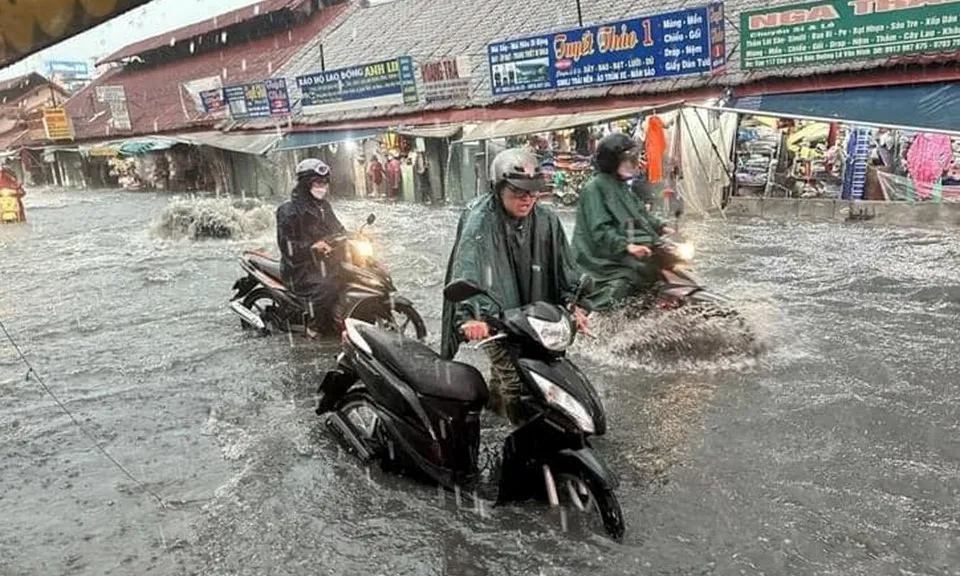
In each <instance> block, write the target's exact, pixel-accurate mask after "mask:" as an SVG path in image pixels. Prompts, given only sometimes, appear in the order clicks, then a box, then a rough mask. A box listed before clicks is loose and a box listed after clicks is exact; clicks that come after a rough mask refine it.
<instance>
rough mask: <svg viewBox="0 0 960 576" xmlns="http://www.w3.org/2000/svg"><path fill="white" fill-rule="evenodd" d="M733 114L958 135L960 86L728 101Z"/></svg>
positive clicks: (945, 84) (887, 88) (932, 85)
mask: <svg viewBox="0 0 960 576" xmlns="http://www.w3.org/2000/svg"><path fill="white" fill-rule="evenodd" d="M726 107H728V108H732V109H735V110H738V111H744V112H758V113H764V114H768V115H770V116H778V115H780V116H794V117H799V118H812V119H826V120H834V119H835V120H840V121H844V122H848V123H852V124H855V123H857V122H864V123H869V124H876V125H879V126H889V127H901V128H925V129H929V130H937V131H943V132H957V133H960V83H957V82H936V83H930V84H910V85H905V86H877V87H872V88H847V89H843V90H823V91H819V92H800V93H795V94H767V95H764V96H746V97H742V98H734V99H732V100H731V101H730V102H729V103H728V104H727V106H726Z"/></svg>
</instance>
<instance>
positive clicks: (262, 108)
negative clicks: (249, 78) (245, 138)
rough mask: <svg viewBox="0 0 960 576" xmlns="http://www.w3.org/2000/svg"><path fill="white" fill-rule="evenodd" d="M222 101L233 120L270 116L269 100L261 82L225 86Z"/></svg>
mask: <svg viewBox="0 0 960 576" xmlns="http://www.w3.org/2000/svg"><path fill="white" fill-rule="evenodd" d="M223 100H224V102H226V105H227V109H228V110H229V111H230V117H232V118H234V119H238V120H240V119H246V118H267V117H269V116H270V100H269V99H268V98H267V89H266V88H265V87H264V85H263V82H251V83H250V84H240V85H237V86H227V87H225V88H224V89H223Z"/></svg>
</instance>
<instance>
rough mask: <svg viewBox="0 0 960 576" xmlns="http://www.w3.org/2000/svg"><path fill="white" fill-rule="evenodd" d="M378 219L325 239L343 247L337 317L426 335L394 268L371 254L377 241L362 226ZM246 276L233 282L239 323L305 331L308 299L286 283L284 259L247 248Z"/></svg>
mask: <svg viewBox="0 0 960 576" xmlns="http://www.w3.org/2000/svg"><path fill="white" fill-rule="evenodd" d="M375 220H376V216H375V215H373V214H370V215H369V216H367V219H366V222H365V224H363V225H362V226H361V227H360V229H359V230H358V231H357V232H356V233H354V234H341V235H337V236H335V237H332V238H326V239H325V240H326V242H327V243H328V244H329V245H330V246H331V248H333V250H334V251H337V250H343V251H344V254H345V257H344V258H343V259H342V260H341V266H342V270H343V274H344V276H345V282H346V290H344V292H343V294H341V296H340V299H339V301H338V303H337V307H338V308H337V314H336V316H337V317H338V318H357V319H360V320H363V321H365V322H368V323H371V324H378V325H382V326H388V327H390V328H392V329H396V330H399V331H400V332H401V333H403V332H406V330H407V329H408V328H409V327H412V329H413V333H414V335H415V336H416V338H417V339H423V338H424V337H426V335H427V328H426V325H425V324H424V322H423V318H421V317H420V314H419V313H418V312H417V310H416V309H415V308H414V306H413V303H412V302H411V301H410V300H408V299H407V298H405V297H403V296H401V295H399V294H397V288H396V286H395V285H394V283H393V279H392V278H391V276H390V272H388V271H387V269H386V268H384V267H383V266H382V265H381V264H380V263H378V262H377V261H376V260H375V259H374V257H373V244H372V243H371V241H370V238H369V237H367V236H366V235H365V234H364V230H365V229H366V227H367V226H368V225H371V224H373V223H374V221H375ZM240 267H241V268H243V270H244V272H246V275H245V276H243V277H241V278H240V279H238V280H237V281H236V283H234V285H233V290H234V291H235V294H234V296H233V298H232V299H231V300H230V309H231V310H232V311H233V312H235V313H236V314H237V315H238V316H240V323H241V326H242V327H243V328H245V329H256V330H259V331H260V332H261V333H266V334H269V333H272V332H274V331H286V332H305V331H306V330H307V329H308V328H314V329H317V331H320V327H313V326H312V325H311V318H312V317H313V314H311V313H310V309H309V307H310V304H309V302H308V301H305V300H303V299H301V298H300V297H299V296H297V295H296V294H294V293H293V292H291V291H290V290H289V289H288V288H287V287H286V286H284V284H283V278H282V276H281V274H280V260H279V259H277V258H275V257H274V256H272V255H271V254H268V253H266V252H263V251H260V250H247V251H245V252H244V253H243V254H242V255H241V256H240Z"/></svg>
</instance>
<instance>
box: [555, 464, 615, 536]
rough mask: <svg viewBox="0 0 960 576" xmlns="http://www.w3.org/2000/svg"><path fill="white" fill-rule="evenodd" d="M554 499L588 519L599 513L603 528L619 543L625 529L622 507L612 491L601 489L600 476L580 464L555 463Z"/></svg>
mask: <svg viewBox="0 0 960 576" xmlns="http://www.w3.org/2000/svg"><path fill="white" fill-rule="evenodd" d="M553 475H554V483H555V484H556V488H557V498H558V499H559V500H560V505H561V506H564V507H566V508H567V509H568V510H569V509H572V511H573V512H574V513H575V514H578V515H579V514H583V515H584V516H585V517H583V516H582V517H581V518H582V519H584V520H587V521H588V522H589V521H590V520H591V519H592V518H591V516H594V515H599V517H600V520H601V522H602V523H603V528H604V530H606V532H607V534H609V535H610V537H611V538H613V540H615V541H617V542H620V541H621V540H622V539H623V534H624V532H626V529H627V527H626V523H625V522H624V520H623V509H622V508H621V507H620V500H619V499H618V498H617V495H616V494H615V493H614V491H613V490H611V489H608V488H604V487H603V484H602V483H601V481H600V479H599V478H597V477H596V476H594V474H593V473H592V472H590V471H589V470H587V469H585V468H582V467H576V468H574V467H572V466H570V465H563V466H557V467H556V468H555V469H554V470H553Z"/></svg>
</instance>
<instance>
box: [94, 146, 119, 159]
mask: <svg viewBox="0 0 960 576" xmlns="http://www.w3.org/2000/svg"><path fill="white" fill-rule="evenodd" d="M87 155H88V156H91V157H93V158H113V157H115V156H116V155H117V150H116V149H115V148H111V147H109V146H91V147H90V148H88V149H87Z"/></svg>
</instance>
